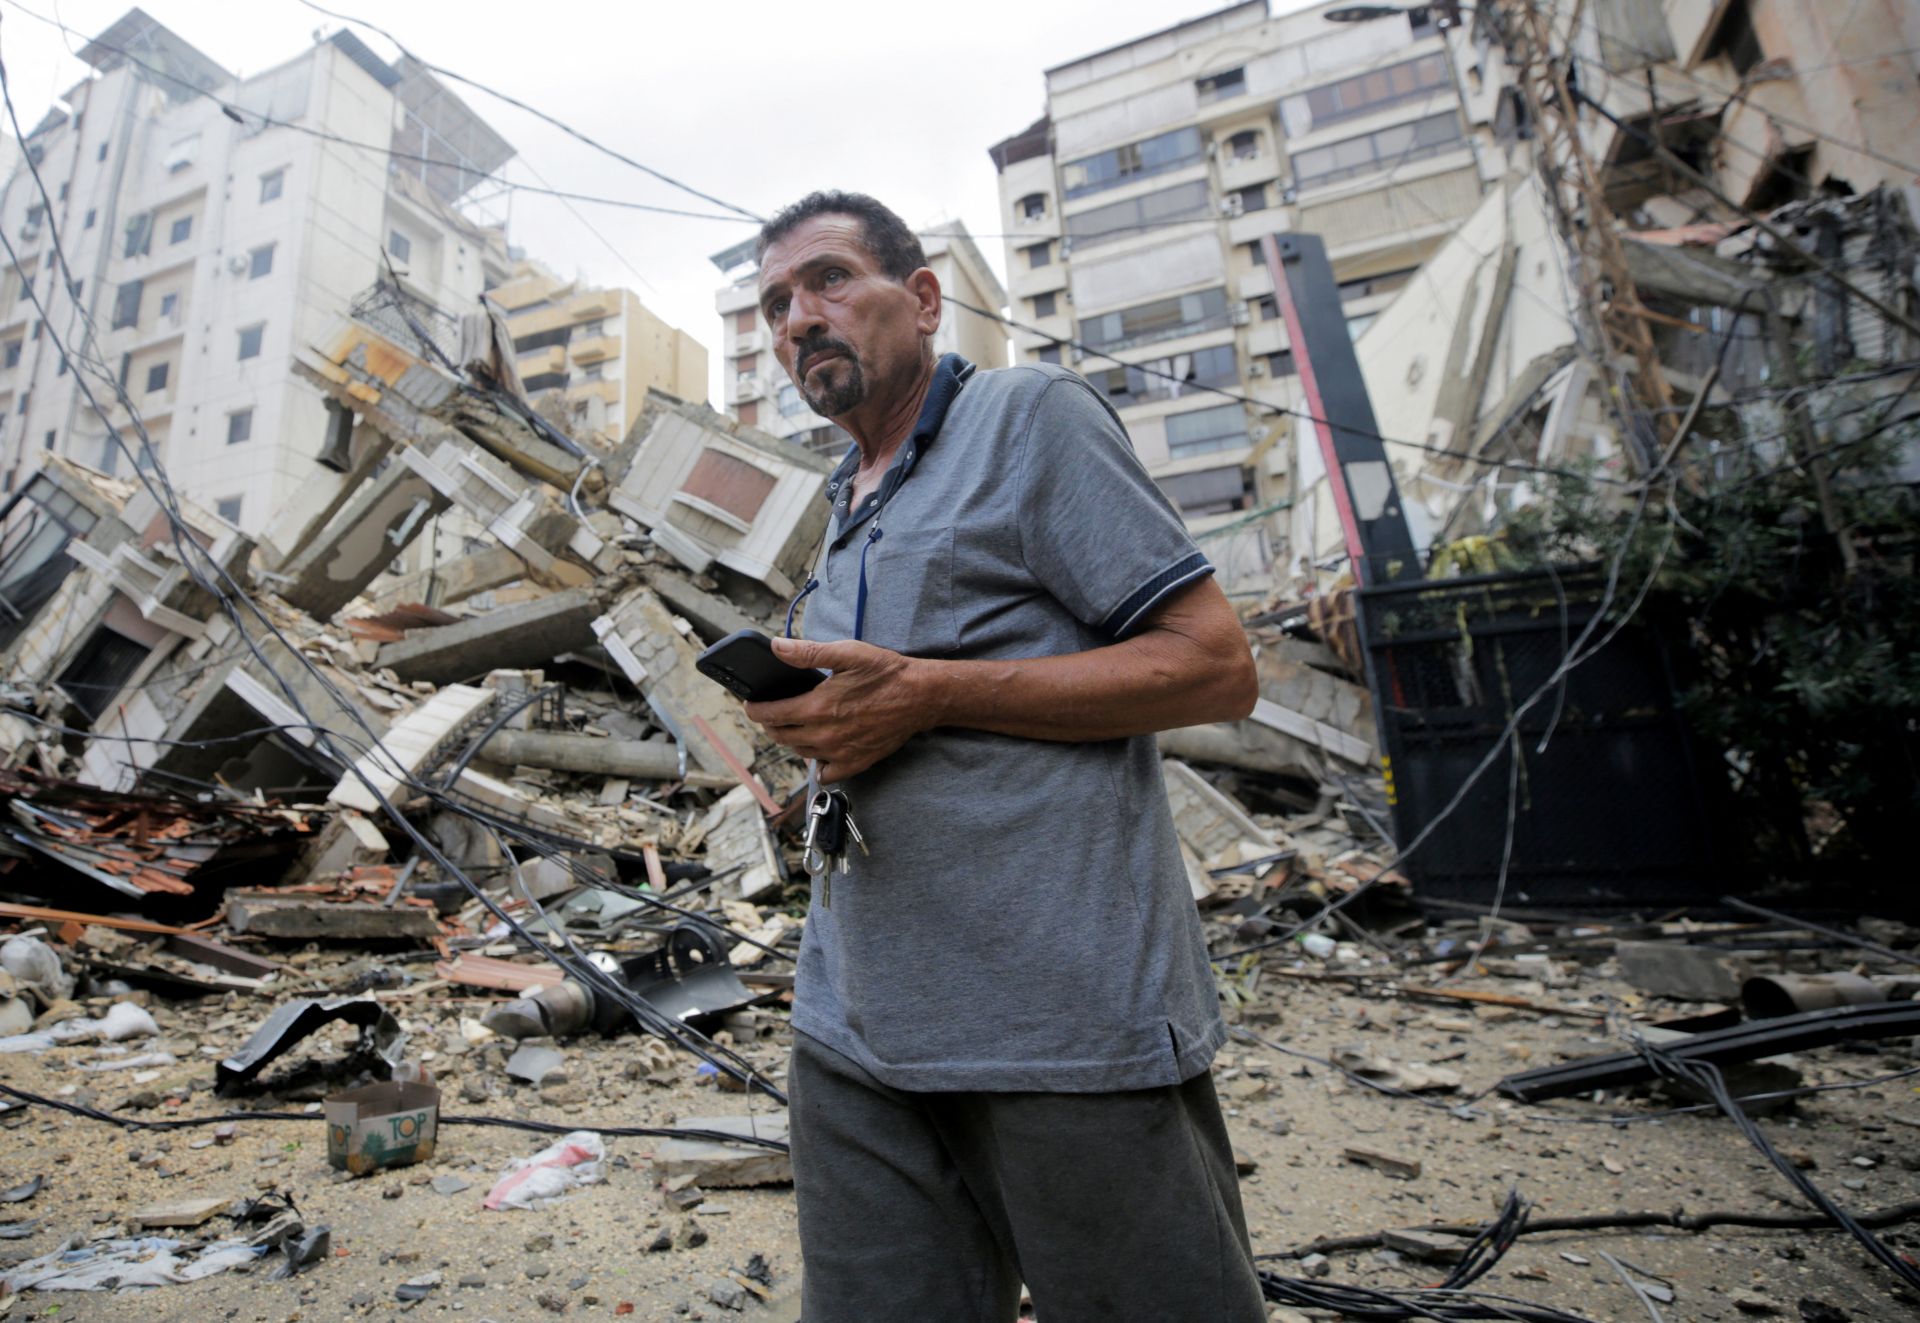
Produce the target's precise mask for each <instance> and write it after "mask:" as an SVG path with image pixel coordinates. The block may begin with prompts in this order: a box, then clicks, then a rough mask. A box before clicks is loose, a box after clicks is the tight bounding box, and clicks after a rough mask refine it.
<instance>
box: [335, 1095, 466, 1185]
mask: <svg viewBox="0 0 1920 1323" xmlns="http://www.w3.org/2000/svg"><path fill="white" fill-rule="evenodd" d="M325 1110H326V1117H327V1163H328V1165H330V1166H333V1167H336V1168H339V1169H341V1170H345V1171H350V1172H352V1173H353V1174H354V1175H356V1176H364V1175H366V1174H367V1173H368V1172H370V1171H373V1170H375V1169H376V1168H380V1167H404V1166H406V1165H407V1164H409V1163H413V1162H425V1161H426V1160H427V1159H428V1158H431V1157H432V1156H433V1148H434V1136H435V1134H436V1132H437V1131H438V1130H439V1126H440V1090H438V1089H436V1088H434V1087H433V1085H431V1084H392V1083H388V1084H369V1085H367V1086H366V1087H365V1088H364V1089H348V1090H347V1091H346V1092H344V1093H336V1094H334V1095H333V1096H332V1097H331V1098H328V1099H327V1100H326V1103H325Z"/></svg>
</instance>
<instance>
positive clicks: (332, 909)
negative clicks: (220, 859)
mask: <svg viewBox="0 0 1920 1323" xmlns="http://www.w3.org/2000/svg"><path fill="white" fill-rule="evenodd" d="M227 926H228V927H229V928H231V929H232V930H233V931H234V932H237V933H247V934H250V935H252V936H255V937H280V938H286V939H289V940H295V941H307V940H314V939H325V938H349V939H355V940H364V939H368V938H382V937H385V938H395V937H414V938H425V939H429V940H430V939H432V938H435V937H438V936H439V935H440V925H439V923H438V922H437V921H436V920H435V919H434V917H433V912H432V911H431V910H423V909H420V908H418V907H417V906H413V905H396V906H394V907H393V908H392V909H388V908H386V907H385V906H383V905H374V904H367V903H363V902H359V901H353V902H335V901H325V900H316V899H315V898H314V897H312V896H308V895H276V894H274V893H272V892H266V891H230V892H228V893H227Z"/></svg>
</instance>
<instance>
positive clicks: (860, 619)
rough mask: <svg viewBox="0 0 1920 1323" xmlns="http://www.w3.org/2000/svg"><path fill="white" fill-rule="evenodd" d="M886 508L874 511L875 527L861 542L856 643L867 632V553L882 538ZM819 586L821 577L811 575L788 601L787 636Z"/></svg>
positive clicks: (854, 629) (855, 606)
mask: <svg viewBox="0 0 1920 1323" xmlns="http://www.w3.org/2000/svg"><path fill="white" fill-rule="evenodd" d="M884 509H886V506H885V504H884V503H883V504H882V505H881V507H880V510H875V511H874V512H873V527H872V528H870V529H868V530H867V536H866V539H865V540H864V541H863V542H861V544H860V583H859V587H858V588H857V589H856V590H855V593H854V599H853V641H854V642H855V643H858V642H860V641H861V639H862V637H863V636H864V635H865V634H866V632H867V553H868V552H869V551H871V550H873V544H874V543H876V542H878V541H879V540H880V536H881V532H882V530H881V528H880V511H881V510H884ZM829 554H831V553H829ZM819 586H820V579H819V577H818V576H817V575H809V576H808V578H807V582H806V584H805V585H804V586H803V587H802V588H801V589H800V591H799V592H798V593H797V594H795V595H794V599H793V600H792V601H791V602H789V603H787V627H786V636H787V637H788V638H792V637H793V613H794V612H796V611H798V610H799V609H800V603H802V602H804V601H806V600H807V597H808V596H809V595H810V594H811V593H812V592H813V590H814V589H815V588H818V587H819Z"/></svg>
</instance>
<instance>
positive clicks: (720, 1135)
mask: <svg viewBox="0 0 1920 1323" xmlns="http://www.w3.org/2000/svg"><path fill="white" fill-rule="evenodd" d="M0 1093H4V1094H7V1095H8V1096H10V1097H14V1098H18V1099H19V1100H20V1101H21V1102H24V1103H31V1104H32V1105H34V1106H36V1107H51V1108H53V1109H54V1110H55V1111H59V1112H69V1113H71V1114H72V1115H74V1116H79V1117H84V1118H86V1119H87V1120H89V1121H104V1122H106V1123H107V1124H108V1125H117V1126H125V1127H126V1128H127V1129H129V1130H192V1129H195V1128H196V1127H199V1126H204V1125H230V1124H235V1123H237V1122H241V1121H323V1120H325V1119H326V1113H325V1112H221V1113H219V1114H218V1115H215V1116H175V1117H169V1118H167V1119H166V1120H162V1121H146V1120H141V1119H140V1118H138V1117H132V1116H121V1115H120V1114H118V1113H117V1112H109V1111H105V1110H103V1109H101V1108H98V1107H88V1106H85V1105H84V1104H81V1103H75V1102H67V1101H64V1100H63V1099H60V1098H48V1097H45V1096H43V1095H41V1094H38V1093H29V1092H28V1091H27V1090H25V1089H22V1088H17V1087H15V1086H14V1085H11V1084H7V1083H4V1082H0ZM440 1124H441V1125H471V1126H494V1127H497V1128H500V1129H504V1130H526V1131H530V1132H532V1133H534V1134H541V1135H565V1134H571V1133H572V1132H573V1131H575V1130H583V1129H591V1130H592V1131H593V1132H594V1133H595V1134H597V1135H614V1136H618V1137H622V1138H627V1137H645V1138H653V1139H699V1140H706V1141H709V1142H712V1143H718V1144H747V1145H749V1146H752V1147H755V1148H767V1149H773V1150H775V1151H777V1152H780V1153H784V1152H786V1151H787V1143H786V1141H785V1140H783V1139H767V1138H764V1137H761V1136H758V1135H736V1134H733V1133H731V1132H730V1131H725V1130H700V1129H688V1128H685V1127H674V1126H643V1125H626V1126H577V1125H561V1124H559V1123H558V1122H555V1121H521V1120H516V1119H514V1118H513V1117H510V1116H487V1115H485V1114H483V1113H470V1112H460V1113H455V1112H442V1113H441V1114H440Z"/></svg>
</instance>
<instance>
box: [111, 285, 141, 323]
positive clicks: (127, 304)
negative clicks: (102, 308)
mask: <svg viewBox="0 0 1920 1323" xmlns="http://www.w3.org/2000/svg"><path fill="white" fill-rule="evenodd" d="M144 285H145V282H144V281H139V280H128V281H125V282H123V283H122V284H121V286H120V288H119V289H118V290H116V291H115V292H114V296H113V324H112V326H111V327H109V328H108V329H109V330H115V331H117V330H119V329H120V328H121V327H123V326H135V325H138V324H139V321H140V291H141V289H142V288H143V287H144Z"/></svg>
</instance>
